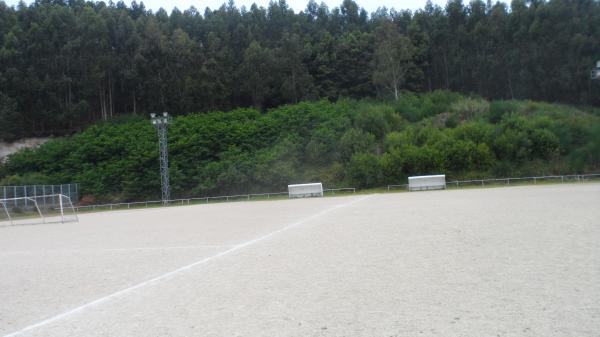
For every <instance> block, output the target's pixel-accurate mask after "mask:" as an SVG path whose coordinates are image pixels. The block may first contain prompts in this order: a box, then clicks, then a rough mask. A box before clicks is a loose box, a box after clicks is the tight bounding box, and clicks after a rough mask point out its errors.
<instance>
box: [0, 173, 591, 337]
mask: <svg viewBox="0 0 600 337" xmlns="http://www.w3.org/2000/svg"><path fill="white" fill-rule="evenodd" d="M599 242H600V184H598V183H585V184H565V185H543V186H523V187H506V188H490V189H467V190H448V191H432V192H416V193H396V194H375V195H369V196H362V195H357V196H348V197H337V198H317V199H301V200H284V201H265V202H239V203H223V204H212V205H198V206H186V207H172V208H166V209H148V210H135V211H116V212H104V213H92V214H82V215H80V223H67V224H48V225H37V226H13V227H3V228H0V336H78V337H79V336H111V337H116V336H123V337H125V336H128V337H131V336H143V337H149V336H169V337H171V336H182V337H183V336H186V337H188V336H223V337H230V336H294V337H295V336H298V337H300V336H365V337H367V336H368V337H376V336H382V337H383V336H385V337H389V336H406V337H414V336H444V337H453V336H457V337H458V336H461V337H462V336H465V337H470V336H544V337H546V336H565V337H567V336H568V337H571V336H578V337H586V336H590V337H598V336H600V335H599V334H598V331H600V244H599Z"/></svg>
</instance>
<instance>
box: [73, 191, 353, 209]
mask: <svg viewBox="0 0 600 337" xmlns="http://www.w3.org/2000/svg"><path fill="white" fill-rule="evenodd" d="M336 193H337V194H339V193H356V188H354V187H344V188H328V189H324V190H323V194H330V195H335V194H336ZM284 195H285V196H287V195H288V192H287V191H286V192H269V193H251V194H236V195H221V196H212V197H196V198H181V199H173V200H169V201H168V204H169V205H170V206H178V205H195V204H208V203H211V202H213V203H214V202H228V201H241V200H258V199H272V198H277V197H279V198H281V197H282V196H284ZM162 204H163V202H162V200H149V201H134V202H120V203H107V204H98V205H85V206H75V210H77V211H96V210H117V209H133V208H149V207H159V206H161V205H162Z"/></svg>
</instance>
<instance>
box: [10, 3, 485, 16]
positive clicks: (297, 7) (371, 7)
mask: <svg viewBox="0 0 600 337" xmlns="http://www.w3.org/2000/svg"><path fill="white" fill-rule="evenodd" d="M4 1H5V2H6V4H8V5H9V6H13V5H16V4H18V3H19V1H18V0H4ZM113 1H114V2H117V1H116V0H113ZM227 1H228V0H175V1H166V0H145V1H143V3H144V5H145V6H146V8H147V9H152V10H153V11H154V12H156V11H157V10H158V9H159V8H161V7H163V8H164V9H166V10H167V12H168V13H171V10H172V9H173V7H177V8H179V9H180V10H181V11H183V10H185V9H188V8H189V7H190V6H194V7H196V8H197V9H198V10H199V11H200V13H204V9H205V8H206V7H210V8H211V9H217V8H219V7H220V6H221V5H222V4H223V3H224V2H227ZM308 1H309V0H287V3H288V5H289V6H290V7H291V8H292V9H294V11H295V12H296V13H298V12H299V11H301V10H304V9H305V8H306V4H307V3H308ZM315 1H316V2H317V3H321V1H320V0H315ZM342 1H343V0H325V1H323V2H325V4H327V6H328V7H329V9H332V8H334V7H339V5H340V4H341V3H342ZM31 2H32V1H25V3H27V4H29V3H31ZM105 2H108V0H106V1H105ZM139 2H140V1H139V0H138V3H139ZM355 2H356V3H357V4H358V5H359V6H360V7H363V8H364V9H365V10H366V11H367V12H368V13H372V12H374V11H375V10H376V9H377V8H378V7H383V6H385V7H387V8H388V9H390V8H392V7H393V8H395V9H396V10H401V9H411V10H416V9H419V8H423V7H424V6H425V3H426V0H355ZM432 2H433V3H434V4H438V5H440V6H442V7H444V6H445V5H446V0H432ZM463 2H464V3H468V2H469V1H468V0H464V1H463ZM494 2H495V0H494ZM125 3H126V4H127V5H129V4H130V3H131V1H130V0H125ZM253 3H256V4H257V5H258V6H263V7H267V5H268V4H269V0H236V1H235V4H236V6H237V7H238V8H240V7H241V6H242V5H244V6H246V8H250V6H251V5H252V4H253Z"/></svg>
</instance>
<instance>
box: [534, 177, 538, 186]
mask: <svg viewBox="0 0 600 337" xmlns="http://www.w3.org/2000/svg"><path fill="white" fill-rule="evenodd" d="M533 184H534V185H536V184H537V178H536V177H533Z"/></svg>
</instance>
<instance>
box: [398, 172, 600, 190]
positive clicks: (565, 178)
mask: <svg viewBox="0 0 600 337" xmlns="http://www.w3.org/2000/svg"><path fill="white" fill-rule="evenodd" d="M594 179H600V173H593V174H569V175H555V176H535V177H518V178H491V179H470V180H453V181H448V182H446V188H451V187H455V188H460V187H465V186H484V187H485V186H486V185H487V186H490V185H510V184H511V183H512V184H518V183H533V184H534V185H535V184H537V183H538V182H544V181H553V182H558V181H560V182H561V183H565V182H584V181H589V180H594ZM392 189H408V184H400V185H387V190H388V191H391V190H392Z"/></svg>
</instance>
